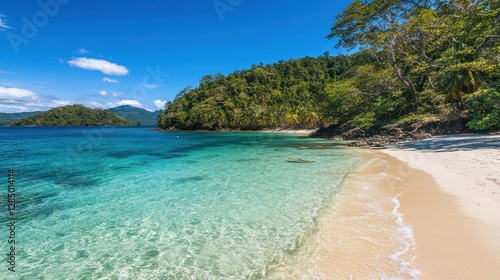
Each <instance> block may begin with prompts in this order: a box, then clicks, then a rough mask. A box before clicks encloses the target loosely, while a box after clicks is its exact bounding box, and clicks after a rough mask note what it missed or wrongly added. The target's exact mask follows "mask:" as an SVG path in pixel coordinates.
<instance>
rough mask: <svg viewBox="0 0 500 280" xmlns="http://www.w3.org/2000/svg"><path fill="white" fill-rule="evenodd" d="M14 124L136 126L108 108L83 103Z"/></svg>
mask: <svg viewBox="0 0 500 280" xmlns="http://www.w3.org/2000/svg"><path fill="white" fill-rule="evenodd" d="M13 125H16V126H107V125H109V126H136V125H137V123H136V122H133V121H130V120H126V119H124V118H122V117H120V116H118V115H116V114H115V113H113V112H110V111H108V110H100V109H90V108H87V107H85V106H83V105H69V106H64V107H59V108H54V109H51V110H49V111H46V112H41V113H37V114H35V115H32V116H29V117H26V118H23V119H20V120H18V121H16V122H14V123H13Z"/></svg>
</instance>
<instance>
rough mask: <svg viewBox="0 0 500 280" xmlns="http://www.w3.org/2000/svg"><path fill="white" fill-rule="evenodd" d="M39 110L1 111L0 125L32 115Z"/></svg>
mask: <svg viewBox="0 0 500 280" xmlns="http://www.w3.org/2000/svg"><path fill="white" fill-rule="evenodd" d="M36 113H37V112H23V113H0V125H8V124H11V123H13V122H15V121H17V120H19V119H22V118H25V117H28V116H31V115H34V114H36Z"/></svg>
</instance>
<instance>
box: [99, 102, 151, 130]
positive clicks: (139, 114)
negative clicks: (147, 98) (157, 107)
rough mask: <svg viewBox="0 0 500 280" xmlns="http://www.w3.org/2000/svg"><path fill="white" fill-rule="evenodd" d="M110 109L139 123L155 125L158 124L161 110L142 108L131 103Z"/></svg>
mask: <svg viewBox="0 0 500 280" xmlns="http://www.w3.org/2000/svg"><path fill="white" fill-rule="evenodd" d="M108 110H109V111H111V112H113V113H115V114H117V115H119V116H121V117H123V118H125V119H128V120H132V121H135V122H137V123H138V124H139V125H145V126H153V125H156V120H157V119H158V115H159V114H160V111H154V112H150V111H148V110H144V109H141V108H136V107H134V106H130V105H123V106H119V107H115V108H111V109H108Z"/></svg>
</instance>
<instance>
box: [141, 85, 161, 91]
mask: <svg viewBox="0 0 500 280" xmlns="http://www.w3.org/2000/svg"><path fill="white" fill-rule="evenodd" d="M142 86H143V87H144V88H145V89H147V90H153V89H157V88H158V84H142Z"/></svg>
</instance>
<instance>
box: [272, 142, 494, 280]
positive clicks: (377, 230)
mask: <svg viewBox="0 0 500 280" xmlns="http://www.w3.org/2000/svg"><path fill="white" fill-rule="evenodd" d="M499 144H500V136H499V135H496V136H488V135H483V136H481V135H459V136H446V137H436V138H433V139H428V140H423V141H415V142H407V143H399V144H397V145H395V146H392V147H390V148H389V149H385V150H360V153H361V155H362V156H364V157H366V158H365V160H366V162H368V163H367V164H364V165H363V166H362V167H361V168H359V169H358V170H357V171H356V172H354V173H352V174H350V175H348V176H347V178H346V180H345V182H344V186H343V188H342V191H341V192H340V193H339V194H338V195H337V196H335V198H334V201H332V203H331V205H330V207H329V208H327V209H324V211H323V212H322V213H321V214H320V216H319V218H318V229H317V233H316V234H314V237H312V238H311V239H310V240H307V241H306V242H305V245H304V246H303V247H302V248H303V249H302V250H301V252H298V253H297V254H296V258H295V259H294V260H293V261H292V262H290V263H289V266H288V267H293V270H295V272H294V273H293V274H291V275H293V277H294V278H297V279H500V234H499V233H500V181H499V178H500V174H499V172H500V147H499ZM284 270H286V269H284ZM285 275H287V276H289V275H290V273H289V272H288V273H287V272H286V271H279V270H278V271H276V275H274V277H271V279H283V277H282V276H285Z"/></svg>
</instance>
